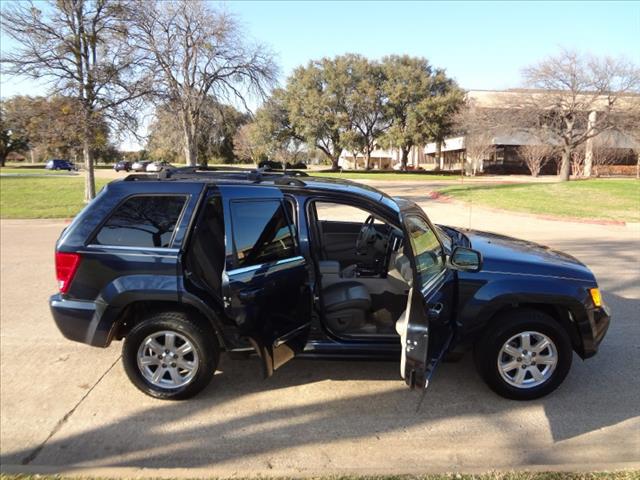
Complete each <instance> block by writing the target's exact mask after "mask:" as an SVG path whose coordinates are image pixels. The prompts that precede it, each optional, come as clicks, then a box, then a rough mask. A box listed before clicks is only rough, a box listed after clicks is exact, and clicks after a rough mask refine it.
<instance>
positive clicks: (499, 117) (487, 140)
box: [436, 99, 511, 175]
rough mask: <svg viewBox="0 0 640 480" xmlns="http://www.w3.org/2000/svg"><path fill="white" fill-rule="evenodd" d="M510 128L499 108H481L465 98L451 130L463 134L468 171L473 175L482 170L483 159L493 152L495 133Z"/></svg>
mask: <svg viewBox="0 0 640 480" xmlns="http://www.w3.org/2000/svg"><path fill="white" fill-rule="evenodd" d="M510 128H511V126H510V124H509V123H508V122H507V121H506V120H505V115H504V112H502V111H501V110H499V109H495V108H482V107H479V106H478V105H477V104H476V102H474V101H472V100H469V99H467V100H466V103H465V105H464V107H463V108H461V109H460V110H459V111H458V113H457V114H456V115H455V117H454V124H453V126H452V130H453V131H457V132H460V133H461V134H463V135H464V146H465V151H466V164H467V167H466V168H467V169H468V173H470V174H471V175H475V174H476V173H477V172H478V171H479V170H480V171H482V169H483V167H484V161H485V160H488V159H490V158H491V156H492V155H493V154H494V153H495V145H494V137H495V135H497V134H498V133H504V132H506V131H508V130H509V129H510ZM437 155H438V154H437ZM439 157H440V156H439V155H438V158H437V159H436V161H438V160H439Z"/></svg>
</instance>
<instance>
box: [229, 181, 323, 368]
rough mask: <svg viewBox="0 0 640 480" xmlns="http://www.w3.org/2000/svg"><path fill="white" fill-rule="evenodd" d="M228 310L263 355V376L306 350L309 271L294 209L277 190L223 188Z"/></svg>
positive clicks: (310, 298) (310, 293) (308, 312)
mask: <svg viewBox="0 0 640 480" xmlns="http://www.w3.org/2000/svg"><path fill="white" fill-rule="evenodd" d="M220 190H221V192H222V197H223V202H224V213H225V215H224V216H225V230H226V252H227V259H226V268H225V273H224V275H223V292H224V301H225V310H226V313H227V315H228V316H229V317H231V318H233V319H234V320H235V321H236V322H237V325H238V329H239V332H240V334H241V335H243V336H246V337H248V338H249V340H250V341H251V343H252V344H253V346H254V348H255V349H256V352H257V353H258V355H259V356H260V357H261V358H262V361H263V367H264V370H263V371H264V376H265V377H269V376H271V375H272V374H273V372H274V370H276V369H277V368H278V367H280V366H281V365H283V364H284V363H286V362H287V361H289V360H290V359H292V358H293V357H294V356H295V355H296V354H297V353H300V352H302V350H303V349H304V346H305V344H306V342H307V337H308V332H309V327H310V325H311V302H312V290H311V288H310V283H309V269H308V265H307V262H306V260H305V258H304V257H302V256H301V255H300V254H299V250H298V243H297V235H296V226H295V225H296V224H295V221H294V215H293V212H294V208H293V207H292V204H291V203H290V202H288V201H286V200H285V199H284V198H283V196H282V193H281V192H280V191H279V190H278V189H275V188H273V189H271V188H268V187H265V188H259V189H257V188H243V187H238V186H234V187H224V186H221V187H220Z"/></svg>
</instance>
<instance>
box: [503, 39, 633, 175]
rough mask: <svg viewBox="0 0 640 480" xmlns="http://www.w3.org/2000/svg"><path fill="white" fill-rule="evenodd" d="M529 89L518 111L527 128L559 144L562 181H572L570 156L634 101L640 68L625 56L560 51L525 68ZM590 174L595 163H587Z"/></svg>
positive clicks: (520, 100)
mask: <svg viewBox="0 0 640 480" xmlns="http://www.w3.org/2000/svg"><path fill="white" fill-rule="evenodd" d="M523 75H524V80H525V84H526V86H527V87H530V88H533V89H535V91H533V92H530V93H529V94H527V95H524V94H523V95H520V96H517V97H514V98H519V101H518V105H514V106H516V107H518V108H517V110H516V111H518V112H519V114H520V115H521V117H520V121H521V125H522V126H523V127H525V126H526V128H529V129H534V130H536V131H543V132H545V136H548V137H551V138H553V139H554V142H557V143H559V144H560V152H561V156H562V160H561V166H560V178H561V180H565V181H566V180H569V177H570V172H571V162H572V155H573V153H574V152H575V151H576V149H578V147H580V146H581V145H583V144H585V142H587V141H588V140H589V139H592V138H594V137H596V136H597V135H599V134H600V133H601V132H603V131H606V130H610V129H612V128H614V127H615V121H614V120H615V118H616V114H617V113H618V112H619V111H621V110H624V108H625V104H626V103H628V102H629V101H630V100H631V101H635V99H636V97H635V96H633V95H632V94H633V92H637V91H638V88H639V87H640V73H639V70H638V68H637V66H635V65H633V64H631V63H629V62H628V61H626V60H624V59H613V58H610V57H603V58H598V57H594V56H582V55H579V54H577V53H575V52H571V51H562V52H561V53H560V54H559V55H557V56H552V57H549V58H546V59H544V60H542V61H541V62H539V63H538V64H535V65H533V66H531V67H528V68H526V69H525V70H524V72H523ZM585 167H586V168H585V169H586V170H587V173H589V171H590V169H591V166H590V165H589V164H588V163H587V164H586V165H585Z"/></svg>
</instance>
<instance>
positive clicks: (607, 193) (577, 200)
mask: <svg viewBox="0 0 640 480" xmlns="http://www.w3.org/2000/svg"><path fill="white" fill-rule="evenodd" d="M439 191H440V193H443V194H445V195H447V196H450V197H453V198H455V199H457V200H462V201H466V202H473V203H474V204H479V205H485V206H488V207H493V208H500V209H504V210H515V211H519V212H529V213H536V214H543V215H553V216H559V217H577V218H585V219H589V218H591V219H605V220H623V221H628V222H640V181H639V180H635V179H594V180H576V181H571V182H563V183H538V184H518V185H491V186H487V185H482V186H473V185H466V186H451V187H444V188H441V189H439Z"/></svg>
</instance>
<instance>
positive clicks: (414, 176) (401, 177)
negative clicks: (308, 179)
mask: <svg viewBox="0 0 640 480" xmlns="http://www.w3.org/2000/svg"><path fill="white" fill-rule="evenodd" d="M306 173H307V174H309V175H312V176H314V177H328V178H344V179H346V180H393V181H399V182H402V181H405V182H406V181H410V182H416V181H418V182H429V181H432V180H460V176H459V175H438V174H435V173H434V174H431V173H402V172H381V173H375V172H362V173H360V172H354V171H349V172H323V171H317V170H316V171H313V170H306Z"/></svg>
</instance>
